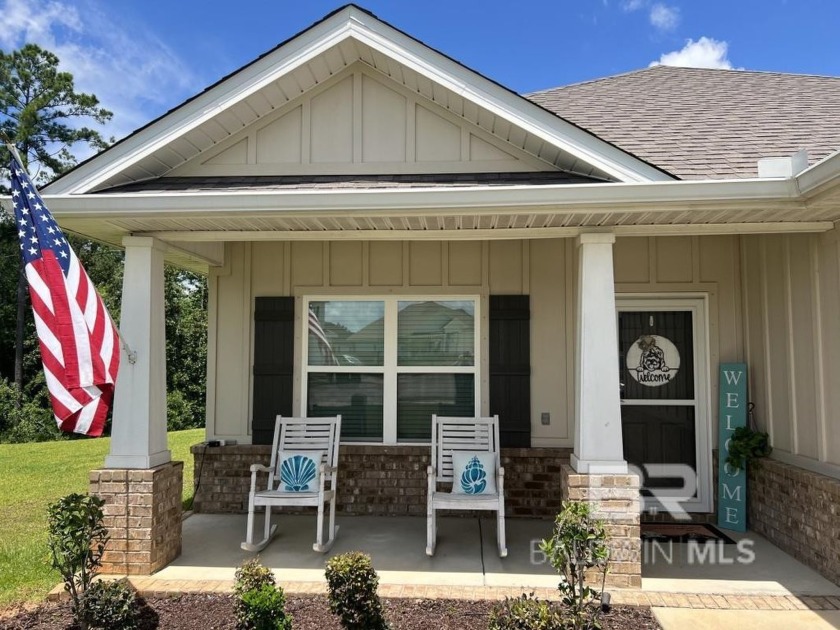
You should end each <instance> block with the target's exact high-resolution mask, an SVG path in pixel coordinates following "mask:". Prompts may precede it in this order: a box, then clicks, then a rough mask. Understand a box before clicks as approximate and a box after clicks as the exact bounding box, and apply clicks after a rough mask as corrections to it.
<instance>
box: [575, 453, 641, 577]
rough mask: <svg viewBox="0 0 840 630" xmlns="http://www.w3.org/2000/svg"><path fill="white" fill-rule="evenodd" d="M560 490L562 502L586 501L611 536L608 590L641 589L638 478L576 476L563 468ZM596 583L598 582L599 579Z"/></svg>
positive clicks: (629, 476) (613, 475)
mask: <svg viewBox="0 0 840 630" xmlns="http://www.w3.org/2000/svg"><path fill="white" fill-rule="evenodd" d="M561 488H562V494H563V500H564V501H586V502H587V503H590V504H591V505H592V507H593V508H594V511H593V514H594V515H595V516H596V517H598V518H600V519H603V520H604V521H605V522H606V530H607V533H608V534H609V536H610V541H609V546H610V568H609V573H607V586H612V587H614V588H641V586H642V539H641V534H640V532H639V520H640V513H639V507H640V505H639V502H640V499H639V478H638V477H637V476H636V475H629V474H628V475H615V474H606V475H596V474H578V473H577V472H575V470H574V469H573V468H572V467H571V466H570V465H568V464H566V465H564V466H563V469H562V486H561ZM593 579H594V576H593ZM597 580H598V581H599V582H600V577H598V578H597Z"/></svg>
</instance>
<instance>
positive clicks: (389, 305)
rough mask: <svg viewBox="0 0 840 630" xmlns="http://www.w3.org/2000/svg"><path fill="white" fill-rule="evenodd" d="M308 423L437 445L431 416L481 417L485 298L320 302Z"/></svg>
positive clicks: (377, 438) (313, 324)
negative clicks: (335, 421) (318, 419)
mask: <svg viewBox="0 0 840 630" xmlns="http://www.w3.org/2000/svg"><path fill="white" fill-rule="evenodd" d="M304 308H305V310H306V312H307V313H308V321H307V324H306V327H307V328H306V339H307V343H306V344H305V356H304V364H305V369H304V379H303V380H304V385H303V396H304V408H305V409H306V413H307V415H309V416H325V415H335V414H339V413H340V414H341V415H342V429H341V436H342V439H344V440H355V441H363V442H384V443H387V444H393V443H396V442H419V441H428V440H429V439H430V437H431V420H432V414H439V415H446V416H474V415H475V413H476V409H477V408H478V399H479V398H478V384H477V383H478V381H477V371H478V365H479V361H478V358H477V348H478V347H479V344H478V329H477V326H476V321H477V319H476V316H477V308H478V300H477V299H476V298H448V297H447V298H443V299H427V298H417V299H410V298H403V297H399V298H398V297H386V298H375V299H374V298H365V299H359V298H332V297H331V298H329V299H320V298H311V299H308V300H305V304H304Z"/></svg>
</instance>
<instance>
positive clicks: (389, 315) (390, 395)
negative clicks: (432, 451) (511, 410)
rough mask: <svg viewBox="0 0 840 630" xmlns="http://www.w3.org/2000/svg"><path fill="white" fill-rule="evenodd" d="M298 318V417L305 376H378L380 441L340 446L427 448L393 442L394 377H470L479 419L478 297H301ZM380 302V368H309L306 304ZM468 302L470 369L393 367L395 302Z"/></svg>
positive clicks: (302, 405) (304, 404) (304, 395)
mask: <svg viewBox="0 0 840 630" xmlns="http://www.w3.org/2000/svg"><path fill="white" fill-rule="evenodd" d="M302 298H303V306H302V310H301V312H302V314H303V315H302V317H301V318H300V323H299V326H300V335H301V337H300V338H301V340H302V342H301V362H300V408H301V415H306V413H307V409H308V399H307V389H308V388H307V385H308V383H309V376H308V375H309V373H310V372H311V373H318V372H321V373H323V372H329V373H336V372H338V373H344V374H353V373H364V374H371V373H373V374H382V375H383V383H382V387H383V391H382V441H381V442H365V441H358V440H353V441H350V442H342V443H343V444H352V445H356V446H395V445H398V446H410V445H418V444H421V445H428V444H429V443H428V442H399V441H397V375H399V374H472V375H473V376H474V383H475V385H474V390H475V391H474V400H473V409H474V413H475V414H476V415H480V411H479V410H480V409H481V382H482V344H481V339H482V337H481V328H482V324H483V320H482V318H481V307H482V296H480V295H476V294H470V295H462V294H422V293H421V294H414V293H411V294H406V295H367V294H365V295H352V294H349V295H347V294H342V295H330V294H312V295H305V296H302ZM339 301H342V302H383V303H384V305H385V321H384V326H383V334H384V349H383V357H384V360H383V363H384V365H370V366H368V365H363V366H351V365H340V366H334V365H317V366H315V365H313V366H310V365H309V317H308V313H309V304H310V302H339ZM456 301H470V302H472V303H473V304H474V308H475V311H474V314H473V321H474V326H473V353H474V356H473V365H471V366H458V365H450V366H399V365H397V317H398V315H399V311H398V304H399V302H456ZM429 422H431V418H429Z"/></svg>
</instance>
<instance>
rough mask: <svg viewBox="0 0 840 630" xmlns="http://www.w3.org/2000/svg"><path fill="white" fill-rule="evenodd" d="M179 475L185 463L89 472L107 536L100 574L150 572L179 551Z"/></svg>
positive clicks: (138, 573) (180, 480)
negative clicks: (101, 502)
mask: <svg viewBox="0 0 840 630" xmlns="http://www.w3.org/2000/svg"><path fill="white" fill-rule="evenodd" d="M183 478H184V462H169V463H167V464H162V465H161V466H157V467H155V468H150V469H146V470H137V469H122V468H106V469H102V470H92V471H90V494H92V495H94V494H95V495H96V496H98V497H100V498H101V499H103V500H104V501H105V505H104V507H103V508H102V509H103V511H104V512H105V527H107V528H108V533H109V535H110V537H111V538H110V540H109V541H108V544H107V545H106V546H105V554H104V556H103V558H102V573H110V574H115V573H116V574H124V575H151V574H152V573H154V572H155V571H159V570H160V569H162V568H163V567H165V566H166V565H167V564H169V563H170V562H172V561H173V560H174V559H175V558H177V557H178V556H179V555H180V554H181V512H182V510H181V492H182V488H183Z"/></svg>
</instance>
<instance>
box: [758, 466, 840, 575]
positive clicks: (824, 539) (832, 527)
mask: <svg viewBox="0 0 840 630" xmlns="http://www.w3.org/2000/svg"><path fill="white" fill-rule="evenodd" d="M747 503H748V507H749V520H748V521H747V523H748V525H749V527H750V529H752V530H754V531H756V532H758V533H759V534H761V535H762V536H765V537H766V538H768V539H769V540H770V541H771V542H772V543H773V544H774V545H776V546H777V547H779V548H780V549H782V550H783V551H785V552H787V553H789V554H790V555H792V556H793V557H794V558H796V559H797V560H799V561H800V562H803V563H804V564H807V565H808V566H809V567H811V568H813V569H815V570H816V571H819V572H820V573H821V574H822V575H824V576H825V577H826V578H828V579H829V580H831V581H832V582H834V583H835V584H840V480H838V479H834V478H832V477H827V476H825V475H820V474H818V473H815V472H811V471H809V470H805V469H803V468H798V467H796V466H791V465H790V464H785V463H782V462H780V461H777V460H774V459H767V458H765V459H762V460H761V462H760V464H759V465H758V466H755V465H753V466H750V469H749V489H748V495H747Z"/></svg>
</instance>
